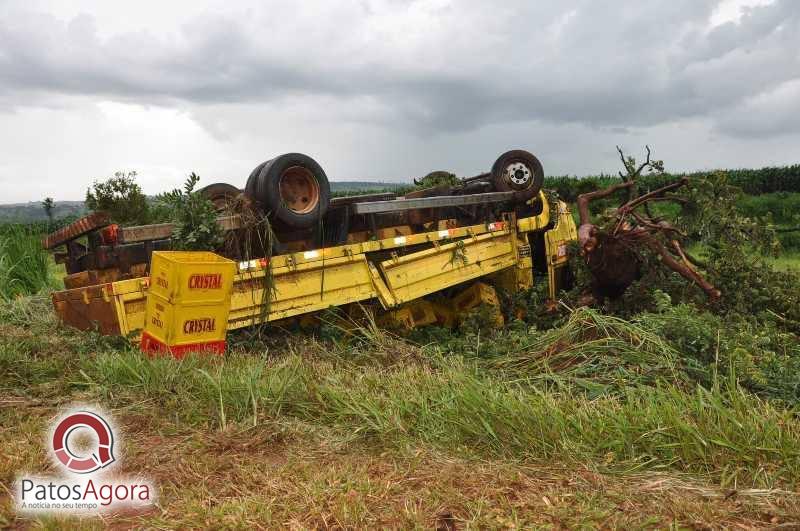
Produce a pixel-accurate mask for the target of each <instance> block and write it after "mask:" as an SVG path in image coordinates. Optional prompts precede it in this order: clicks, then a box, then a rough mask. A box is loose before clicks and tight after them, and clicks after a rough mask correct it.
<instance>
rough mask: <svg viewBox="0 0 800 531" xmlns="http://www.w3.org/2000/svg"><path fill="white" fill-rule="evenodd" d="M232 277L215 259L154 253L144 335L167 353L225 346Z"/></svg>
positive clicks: (228, 266) (230, 268)
mask: <svg viewBox="0 0 800 531" xmlns="http://www.w3.org/2000/svg"><path fill="white" fill-rule="evenodd" d="M235 272H236V264H235V263H234V262H232V261H231V260H228V259H227V258H223V257H221V256H218V255H215V254H214V253H208V252H184V251H177V252H173V251H156V252H154V253H153V258H152V260H151V276H150V279H151V284H150V289H149V291H148V293H147V302H146V304H145V318H144V332H146V333H147V334H148V335H149V336H151V337H152V338H154V339H156V340H157V341H159V342H160V343H162V344H163V345H165V346H168V347H174V346H183V345H197V344H201V343H208V342H211V341H222V340H224V339H225V334H226V332H227V329H228V313H229V311H230V308H231V290H232V287H233V275H234V273H235Z"/></svg>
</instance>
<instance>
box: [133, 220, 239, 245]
mask: <svg viewBox="0 0 800 531" xmlns="http://www.w3.org/2000/svg"><path fill="white" fill-rule="evenodd" d="M217 224H219V226H220V227H222V230H226V231H228V230H236V229H241V228H243V227H244V222H243V221H242V218H241V217H240V216H220V217H218V218H217ZM174 229H175V224H174V223H158V224H155V225H139V226H135V227H122V228H121V229H119V231H118V234H117V238H118V241H119V242H120V243H135V242H144V241H148V240H162V239H164V238H169V237H170V236H172V231H173V230H174Z"/></svg>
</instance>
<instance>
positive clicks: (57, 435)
mask: <svg viewBox="0 0 800 531" xmlns="http://www.w3.org/2000/svg"><path fill="white" fill-rule="evenodd" d="M82 428H84V429H89V430H92V431H93V432H94V435H95V437H96V438H97V446H96V447H95V451H94V452H92V453H91V454H89V455H86V456H80V455H76V454H75V452H73V451H72V449H71V448H70V446H69V438H70V435H72V434H75V433H76V432H79V431H80V430H81V429H82ZM53 451H54V452H55V456H56V459H58V461H59V462H60V463H61V464H62V465H64V466H65V467H67V469H68V470H69V471H70V472H75V473H77V474H88V473H90V472H94V471H95V470H97V469H99V468H103V467H106V466H108V465H110V464H111V463H113V462H114V433H113V432H112V431H111V427H110V426H109V425H108V422H106V421H105V419H104V418H103V417H101V416H100V415H98V414H96V413H92V412H90V411H79V412H78V413H72V414H70V415H67V416H66V417H65V418H64V419H63V420H62V421H61V422H59V423H58V425H56V429H55V430H53Z"/></svg>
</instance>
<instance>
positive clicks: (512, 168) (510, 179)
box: [492, 149, 544, 193]
mask: <svg viewBox="0 0 800 531" xmlns="http://www.w3.org/2000/svg"><path fill="white" fill-rule="evenodd" d="M492 183H493V184H494V187H495V190H497V191H498V192H519V191H523V190H530V189H531V188H534V189H535V190H534V193H539V190H541V189H542V184H544V168H542V163H541V162H539V159H537V158H536V157H535V156H533V154H531V153H528V152H527V151H525V150H522V149H514V150H512V151H507V152H505V153H503V154H502V155H500V157H498V159H497V160H496V161H495V163H494V165H493V166H492Z"/></svg>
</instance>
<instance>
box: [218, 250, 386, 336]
mask: <svg viewBox="0 0 800 531" xmlns="http://www.w3.org/2000/svg"><path fill="white" fill-rule="evenodd" d="M284 263H285V262H284ZM266 271H267V270H266V269H263V268H262V269H258V270H255V271H247V272H243V273H240V274H239V275H237V276H236V279H235V281H234V289H233V295H232V297H231V314H230V327H231V328H240V327H243V326H248V325H252V324H254V323H257V322H259V321H264V322H266V321H275V320H277V319H283V318H286V317H292V316H295V315H300V314H304V313H309V312H314V311H318V310H324V309H326V308H330V307H332V306H342V305H344V304H349V303H352V302H359V301H363V300H365V299H370V298H374V297H376V296H377V292H376V290H375V287H374V284H373V281H372V277H371V275H370V271H369V265H368V263H367V258H366V256H365V255H363V254H360V255H355V256H351V257H344V258H332V259H328V260H324V261H322V260H319V261H312V262H303V263H299V264H291V265H285V266H282V267H275V266H274V262H273V267H272V268H271V271H270V272H271V279H270V278H266V279H265V274H266ZM270 284H271V286H272V288H271V289H270ZM268 292H271V294H270V297H269V302H267V297H266V296H265V295H266V294H267V293H268Z"/></svg>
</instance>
